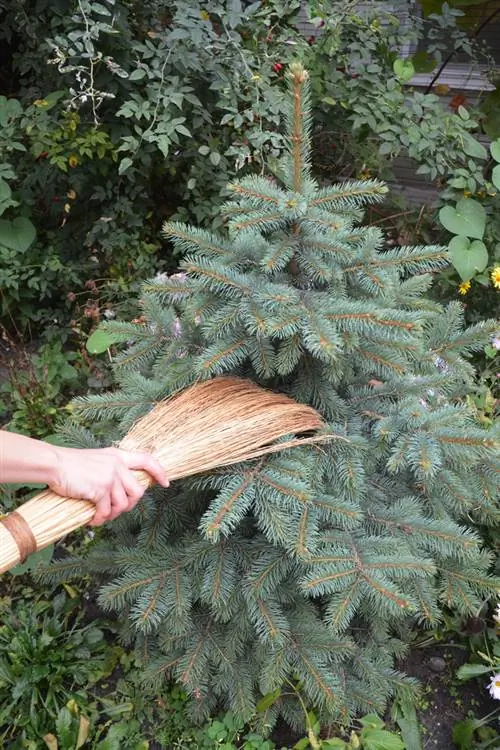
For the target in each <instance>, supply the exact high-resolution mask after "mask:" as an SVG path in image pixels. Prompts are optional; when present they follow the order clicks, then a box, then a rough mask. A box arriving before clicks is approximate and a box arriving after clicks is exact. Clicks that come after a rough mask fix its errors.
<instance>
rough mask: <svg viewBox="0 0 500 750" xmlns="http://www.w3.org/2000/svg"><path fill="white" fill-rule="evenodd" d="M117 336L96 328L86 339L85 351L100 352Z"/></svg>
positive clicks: (113, 341) (115, 339)
mask: <svg viewBox="0 0 500 750" xmlns="http://www.w3.org/2000/svg"><path fill="white" fill-rule="evenodd" d="M117 340H118V339H117V337H116V336H113V334H112V333H108V331H103V330H102V329H101V328H98V329H97V330H95V331H94V333H93V334H91V335H90V336H89V337H88V339H87V351H88V352H90V354H102V353H103V352H105V351H106V350H107V349H109V347H110V346H111V345H112V344H114V343H115V342H116V341H117Z"/></svg>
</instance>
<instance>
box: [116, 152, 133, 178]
mask: <svg viewBox="0 0 500 750" xmlns="http://www.w3.org/2000/svg"><path fill="white" fill-rule="evenodd" d="M131 166H132V159H130V158H129V157H128V156H126V157H125V159H122V160H121V162H120V165H119V167H118V174H123V173H124V172H126V171H127V169H128V168H129V167H131Z"/></svg>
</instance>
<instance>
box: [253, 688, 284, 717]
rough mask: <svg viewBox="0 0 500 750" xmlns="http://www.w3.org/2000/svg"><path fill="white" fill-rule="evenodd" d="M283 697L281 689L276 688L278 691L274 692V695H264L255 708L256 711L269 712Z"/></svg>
mask: <svg viewBox="0 0 500 750" xmlns="http://www.w3.org/2000/svg"><path fill="white" fill-rule="evenodd" d="M280 695H281V688H276V690H273V692H272V693H267V694H266V695H264V696H263V697H262V698H261V699H260V701H259V702H258V703H257V705H256V706H255V710H256V711H258V712H259V713H262V712H263V711H267V709H268V708H271V706H272V705H273V704H274V703H276V701H277V700H278V698H279V697H280Z"/></svg>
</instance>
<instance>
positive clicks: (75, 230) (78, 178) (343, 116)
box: [0, 0, 482, 332]
mask: <svg viewBox="0 0 500 750" xmlns="http://www.w3.org/2000/svg"><path fill="white" fill-rule="evenodd" d="M305 5H306V12H307V13H308V14H309V16H312V19H311V20H312V23H311V26H310V28H311V31H314V28H315V26H321V30H322V31H323V32H324V33H322V34H321V35H319V36H315V35H313V36H312V37H311V38H310V39H307V38H306V37H305V36H304V35H303V34H301V33H299V31H298V28H297V21H298V13H299V10H300V7H301V3H300V2H299V0H289V1H288V2H284V1H283V0H271V1H267V2H262V3H250V4H248V3H239V2H237V3H231V4H229V5H228V4H227V3H210V4H209V6H207V7H205V4H204V3H197V4H195V5H193V3H189V2H184V1H183V0H177V2H172V3H170V4H168V5H167V6H166V7H165V5H164V4H163V3H158V2H148V3H138V2H135V1H132V2H111V0H104V2H101V3H94V2H90V0H79V2H71V1H70V0H61V2H59V3H44V2H40V3H39V4H38V5H37V12H36V13H31V12H29V9H30V6H29V3H28V2H27V0H23V1H22V2H19V3H15V4H9V6H8V7H7V8H6V9H5V14H4V15H5V19H4V24H3V28H2V30H1V32H0V34H1V35H2V38H3V40H4V42H5V44H6V45H8V46H9V47H10V51H11V52H12V54H11V55H10V56H9V58H8V60H9V61H10V60H12V63H9V62H5V63H4V67H3V69H2V70H1V71H0V73H1V74H2V75H3V77H4V79H5V80H6V82H7V85H8V86H9V87H10V88H11V89H12V91H11V95H10V96H9V97H8V98H5V97H3V98H1V99H0V122H1V123H2V133H1V134H0V211H2V212H4V217H5V218H4V219H2V220H1V221H3V222H4V224H3V231H2V228H1V227H0V258H1V260H2V263H1V264H0V265H1V267H2V271H1V272H0V273H1V282H2V283H1V286H2V290H3V291H2V300H1V304H2V311H1V312H0V315H2V316H4V318H6V319H8V318H9V316H10V317H11V318H13V319H15V320H16V322H17V325H18V327H21V328H22V327H23V325H25V324H26V321H27V320H28V319H30V320H31V321H39V322H40V323H41V324H43V325H44V324H46V323H47V322H48V320H50V319H52V318H53V317H58V318H59V319H60V322H61V321H62V320H64V321H66V320H68V319H69V317H70V310H71V304H72V301H73V300H74V299H75V296H76V295H79V294H80V292H81V290H83V289H84V286H85V282H86V281H89V280H92V281H94V282H95V283H96V284H97V290H98V292H99V294H98V295H97V297H96V298H95V299H93V302H92V304H91V305H89V306H83V308H84V311H83V313H82V315H83V318H84V320H86V326H84V332H86V331H87V330H88V328H89V327H90V326H92V325H93V324H94V323H95V322H97V321H98V320H99V319H101V317H102V315H103V310H104V308H105V307H106V304H107V303H110V302H111V303H112V304H113V305H115V304H116V303H120V304H122V303H123V297H124V294H125V291H126V290H127V289H130V288H131V289H132V291H135V290H137V282H138V280H139V279H144V278H147V277H148V276H150V275H152V273H153V272H154V271H155V270H170V269H172V267H173V266H174V265H175V263H176V259H175V257H174V258H172V257H171V253H170V245H169V244H168V243H161V241H160V240H159V239H158V237H159V230H160V227H161V223H162V221H163V220H164V219H165V218H171V219H182V220H192V219H194V220H196V221H197V222H198V223H200V224H203V225H211V226H212V227H214V228H215V227H217V226H218V225H219V223H220V217H219V215H218V205H219V203H220V198H221V196H222V197H224V196H227V190H226V186H227V183H228V182H230V181H231V180H232V179H233V177H234V173H235V172H240V173H241V174H245V173H248V172H260V171H261V170H262V168H263V167H264V166H266V165H267V166H269V167H271V168H273V165H274V163H275V160H276V158H278V157H279V156H280V154H281V153H282V151H283V146H284V142H283V138H282V136H281V134H280V132H279V122H280V118H281V115H282V111H283V107H282V99H281V97H280V90H281V88H282V79H283V70H284V65H286V63H287V62H288V61H289V60H290V58H291V56H292V55H293V57H294V58H297V57H298V58H300V57H302V58H303V59H304V61H305V63H306V65H307V67H308V68H309V69H310V70H311V76H312V81H313V96H314V103H313V104H314V108H315V110H316V122H317V123H318V132H317V133H316V134H315V143H316V146H317V148H316V157H315V162H316V164H317V166H318V168H319V169H324V168H326V172H328V169H330V174H331V171H332V169H333V170H334V173H335V175H337V174H343V175H345V176H357V175H359V174H360V173H362V172H363V170H364V173H366V172H367V171H368V172H370V171H372V172H374V171H376V172H377V173H379V174H382V175H384V174H385V175H386V176H387V174H388V172H389V168H390V163H391V160H392V158H393V157H394V156H396V155H397V154H399V153H402V152H404V151H408V152H409V154H410V156H411V157H412V158H414V159H415V163H416V166H418V168H419V170H420V171H421V172H425V173H426V174H428V175H429V176H430V177H431V178H432V179H442V180H446V179H448V176H449V175H450V174H451V173H454V171H455V170H459V169H466V170H469V171H470V167H469V166H468V165H470V164H471V163H472V164H473V165H478V164H479V162H478V158H479V157H478V154H477V148H478V147H477V145H475V144H476V141H475V140H474V138H473V136H472V135H471V132H470V131H471V129H473V128H474V127H475V120H474V118H472V117H471V118H469V120H465V119H464V118H463V117H461V116H460V115H459V114H457V113H456V112H453V111H447V110H446V108H445V106H444V104H443V102H442V100H441V99H440V98H439V97H438V96H436V95H435V93H433V92H431V93H428V94H423V93H419V92H415V91H412V90H409V89H408V87H407V83H408V79H409V77H411V73H412V71H414V70H419V69H420V67H421V66H422V65H424V66H427V69H428V68H429V64H431V66H432V65H434V66H437V65H438V64H439V63H440V62H441V60H442V57H443V55H444V53H445V50H446V49H447V45H448V43H449V39H450V38H453V39H454V43H455V45H456V46H457V47H460V48H461V49H462V50H465V51H466V52H468V54H470V55H471V56H474V55H476V54H477V50H476V48H475V47H474V45H473V44H472V43H471V42H469V41H468V40H467V36H466V34H465V33H464V32H463V31H460V29H459V28H458V26H457V19H458V15H457V13H459V12H458V11H449V12H447V11H445V10H443V11H442V13H441V14H439V13H438V14H436V13H435V14H433V15H430V16H429V17H428V18H427V19H426V20H425V21H421V20H419V19H418V17H417V16H415V15H411V12H410V11H411V6H410V5H409V4H408V6H407V4H406V3H401V4H400V5H401V10H402V11H403V10H405V9H406V7H408V10H409V12H410V18H411V23H410V24H409V25H408V28H406V27H404V26H402V25H401V23H400V17H399V16H395V15H393V14H391V13H387V12H385V11H383V10H381V8H380V4H378V3H376V4H374V6H373V9H372V10H369V9H368V10H367V8H366V7H365V6H366V4H365V5H364V6H363V7H362V8H361V6H360V8H358V7H357V5H356V4H353V3H352V2H350V0H344V1H343V2H340V3H336V4H335V8H334V9H333V8H332V6H331V4H330V3H306V4H305ZM403 6H404V7H403ZM20 28H22V29H23V33H22V34H21V33H19V32H18V29H20ZM424 29H427V30H428V29H431V31H432V32H433V35H432V42H431V43H429V50H430V53H429V54H427V55H426V54H423V56H422V54H420V56H418V55H416V56H414V57H413V58H412V60H411V61H407V60H403V58H401V57H400V50H401V49H402V48H403V47H404V45H405V44H406V43H407V42H410V41H411V42H415V43H417V42H418V43H420V44H422V39H423V34H424ZM429 61H430V63H429ZM47 63H49V64H47ZM9 65H10V67H9ZM419 66H420V67H419ZM41 71H42V73H41ZM332 123H334V126H333V128H332ZM332 129H333V132H332ZM332 139H333V141H334V143H333V146H337V148H336V149H335V148H330V144H331V143H332ZM332 153H333V154H334V157H333V159H332ZM325 157H326V162H327V164H326V165H325V164H323V162H324V161H325ZM479 161H480V159H479ZM328 162H330V164H328ZM480 169H482V164H479V166H478V167H477V169H476V166H474V167H473V171H478V170H479V171H480ZM458 176H459V175H458V174H456V175H455V177H456V178H458ZM16 226H17V229H18V230H20V229H21V228H22V229H23V231H22V232H19V231H17V230H16V231H14V229H15V227H16ZM7 229H8V237H11V238H12V236H14V235H15V236H16V248H14V247H12V244H13V243H12V242H11V241H10V240H9V239H8V237H7V234H6V231H7ZM34 229H36V238H35V237H34ZM6 238H7V244H5V239H6ZM21 239H22V240H23V241H22V242H21ZM20 242H21V244H19V243H20ZM68 296H69V299H68ZM54 310H57V311H58V312H57V314H56V315H54ZM127 314H128V313H127Z"/></svg>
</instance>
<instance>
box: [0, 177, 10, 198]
mask: <svg viewBox="0 0 500 750" xmlns="http://www.w3.org/2000/svg"><path fill="white" fill-rule="evenodd" d="M11 195H12V190H11V189H10V185H9V183H8V182H5V180H3V179H2V178H1V177H0V201H5V200H7V199H8V198H10V196H11Z"/></svg>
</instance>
